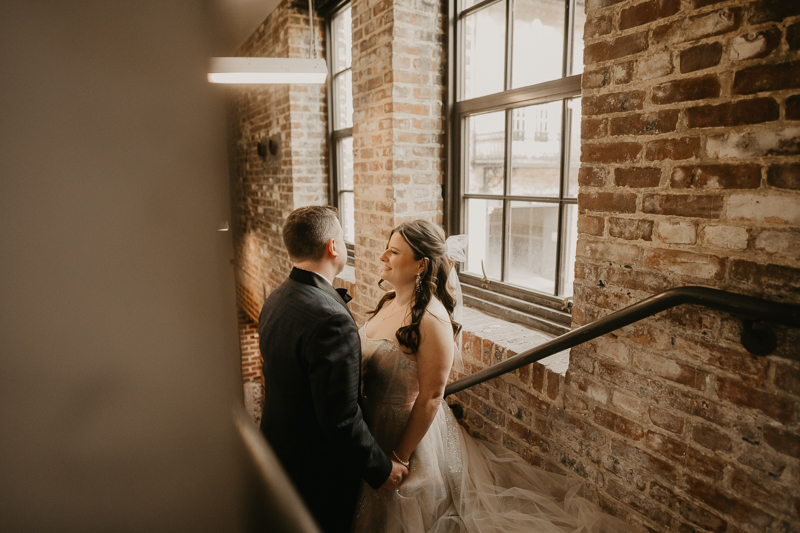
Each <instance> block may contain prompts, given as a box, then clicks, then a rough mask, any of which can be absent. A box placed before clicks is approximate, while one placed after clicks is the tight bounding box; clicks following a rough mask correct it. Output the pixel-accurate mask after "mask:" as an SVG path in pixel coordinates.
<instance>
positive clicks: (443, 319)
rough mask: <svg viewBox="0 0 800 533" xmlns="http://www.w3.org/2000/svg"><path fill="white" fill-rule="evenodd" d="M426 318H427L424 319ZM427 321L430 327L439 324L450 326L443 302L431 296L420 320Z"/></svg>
mask: <svg viewBox="0 0 800 533" xmlns="http://www.w3.org/2000/svg"><path fill="white" fill-rule="evenodd" d="M426 319H427V320H426ZM426 321H427V322H429V323H430V325H431V326H432V327H437V326H440V325H446V326H448V327H449V326H450V315H448V314H447V309H445V307H444V304H443V303H442V302H441V301H439V299H438V298H431V301H430V303H429V304H428V307H426V308H425V315H424V316H423V317H422V322H423V323H424V322H426Z"/></svg>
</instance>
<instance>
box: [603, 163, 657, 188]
mask: <svg viewBox="0 0 800 533" xmlns="http://www.w3.org/2000/svg"><path fill="white" fill-rule="evenodd" d="M660 182H661V169H660V168H642V167H618V168H615V169H614V184H615V185H617V186H618V187H630V188H632V189H641V188H650V187H658V184H659V183H660Z"/></svg>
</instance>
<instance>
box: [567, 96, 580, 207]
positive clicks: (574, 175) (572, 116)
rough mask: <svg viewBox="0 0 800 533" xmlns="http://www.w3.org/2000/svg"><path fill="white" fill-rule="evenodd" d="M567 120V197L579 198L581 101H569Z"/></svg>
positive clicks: (577, 99) (578, 99)
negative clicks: (568, 129)
mask: <svg viewBox="0 0 800 533" xmlns="http://www.w3.org/2000/svg"><path fill="white" fill-rule="evenodd" d="M567 112H568V113H569V116H568V117H567V119H568V120H569V124H570V135H569V164H568V165H567V172H566V174H567V188H566V193H565V196H570V197H572V198H575V197H576V196H578V172H579V171H580V169H581V99H580V98H572V99H570V100H567Z"/></svg>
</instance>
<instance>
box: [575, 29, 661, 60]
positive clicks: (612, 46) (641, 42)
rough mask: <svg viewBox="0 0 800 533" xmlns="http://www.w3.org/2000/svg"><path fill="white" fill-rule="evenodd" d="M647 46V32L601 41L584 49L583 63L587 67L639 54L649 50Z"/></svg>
mask: <svg viewBox="0 0 800 533" xmlns="http://www.w3.org/2000/svg"><path fill="white" fill-rule="evenodd" d="M647 44H648V43H647V32H646V31H643V32H640V33H635V34H633V35H625V36H622V37H617V38H616V39H611V40H610V41H600V42H597V43H594V44H590V45H587V46H586V47H584V49H583V62H584V64H585V65H590V64H592V63H601V62H603V61H610V60H612V59H619V58H621V57H626V56H630V55H633V54H638V53H639V52H644V51H645V50H647Z"/></svg>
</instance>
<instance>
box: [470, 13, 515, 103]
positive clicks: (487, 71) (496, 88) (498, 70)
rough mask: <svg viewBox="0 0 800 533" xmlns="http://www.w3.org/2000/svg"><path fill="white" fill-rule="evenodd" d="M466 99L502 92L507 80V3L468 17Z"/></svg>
mask: <svg viewBox="0 0 800 533" xmlns="http://www.w3.org/2000/svg"><path fill="white" fill-rule="evenodd" d="M463 28H464V45H463V50H464V56H463V57H464V64H463V65H462V71H461V72H462V76H461V79H462V92H461V94H462V99H464V100H468V99H470V98H476V97H478V96H485V95H487V94H493V93H499V92H500V91H502V90H503V88H504V86H505V83H504V80H505V61H504V58H505V56H506V53H505V49H506V43H505V39H506V3H505V2H498V3H496V4H493V5H491V6H489V7H487V8H484V9H481V10H480V11H478V12H477V13H473V14H472V15H470V16H468V17H465V18H464V23H463Z"/></svg>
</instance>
